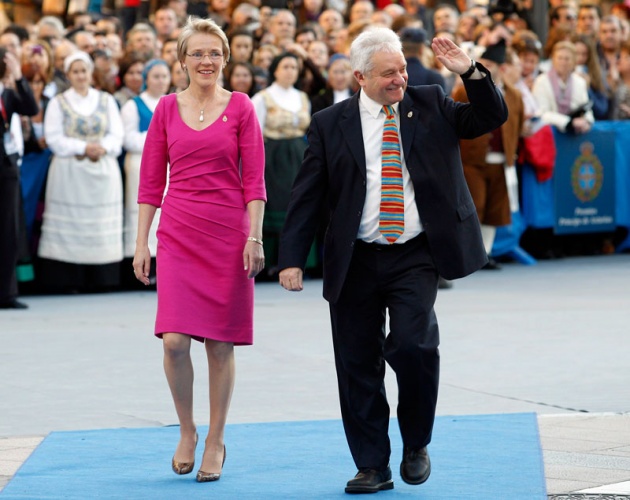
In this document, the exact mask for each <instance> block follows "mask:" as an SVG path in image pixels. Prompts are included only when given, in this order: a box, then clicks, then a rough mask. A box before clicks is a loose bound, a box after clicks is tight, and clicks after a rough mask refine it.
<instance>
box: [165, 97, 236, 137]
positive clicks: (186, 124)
mask: <svg viewBox="0 0 630 500" xmlns="http://www.w3.org/2000/svg"><path fill="white" fill-rule="evenodd" d="M233 97H234V92H232V93H231V94H230V99H229V100H228V103H227V104H226V106H225V108H224V109H223V111H221V112H220V113H219V115H218V116H217V117H216V119H214V120H213V121H212V123H209V124H208V125H206V126H205V127H204V128H201V129H196V128H193V127H191V126H190V125H188V123H186V121H185V120H184V117H183V116H182V113H181V111H180V109H179V103H178V102H177V95H175V107H176V108H177V116H179V120H180V121H181V122H182V123H183V124H184V125H185V126H186V128H188V129H190V130H192V131H193V132H204V131H205V130H208V129H209V128H210V127H212V126H213V125H214V124H215V123H216V122H218V121H219V120H220V119H221V117H222V116H224V115H225V112H226V111H227V109H228V108H229V107H230V104H232V98H233Z"/></svg>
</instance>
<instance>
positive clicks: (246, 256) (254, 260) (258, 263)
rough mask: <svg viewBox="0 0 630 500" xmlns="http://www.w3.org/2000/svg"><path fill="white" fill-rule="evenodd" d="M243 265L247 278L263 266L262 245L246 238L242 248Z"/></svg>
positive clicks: (253, 275)
mask: <svg viewBox="0 0 630 500" xmlns="http://www.w3.org/2000/svg"><path fill="white" fill-rule="evenodd" d="M243 266H244V269H245V271H248V272H247V277H248V278H250V279H251V278H254V277H255V276H256V275H257V274H258V273H259V272H260V271H262V270H263V268H264V267H265V252H264V251H263V246H262V245H261V244H260V243H257V242H256V241H251V240H248V241H247V242H246V243H245V248H244V249H243Z"/></svg>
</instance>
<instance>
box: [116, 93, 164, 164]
mask: <svg viewBox="0 0 630 500" xmlns="http://www.w3.org/2000/svg"><path fill="white" fill-rule="evenodd" d="M140 99H142V100H143V101H144V103H145V104H146V105H147V107H148V108H149V109H150V110H151V111H153V112H154V111H155V108H156V107H157V105H158V102H159V101H160V97H152V96H151V95H149V94H148V92H142V93H141V94H140ZM120 116H121V118H122V122H123V126H124V128H125V137H124V139H123V146H124V148H125V149H126V150H127V151H128V152H130V153H142V150H143V149H144V141H145V139H146V138H147V131H146V130H145V131H144V132H140V130H139V129H138V127H139V126H140V114H139V113H138V105H137V104H136V103H135V101H134V100H133V99H129V100H128V101H127V102H126V103H125V104H124V105H123V107H122V109H121V110H120Z"/></svg>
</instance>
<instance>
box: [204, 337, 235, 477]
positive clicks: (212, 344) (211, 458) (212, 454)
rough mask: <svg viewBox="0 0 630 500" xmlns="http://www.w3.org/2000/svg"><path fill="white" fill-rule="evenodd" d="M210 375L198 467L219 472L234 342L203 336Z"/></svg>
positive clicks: (232, 379) (230, 389) (231, 380)
mask: <svg viewBox="0 0 630 500" xmlns="http://www.w3.org/2000/svg"><path fill="white" fill-rule="evenodd" d="M205 345H206V354H207V356H208V371H209V375H210V429H209V431H208V436H207V437H206V448H205V451H204V453H203V462H202V464H201V467H200V469H201V470H202V471H204V472H211V473H220V472H221V469H222V462H223V446H224V440H223V434H224V431H225V422H226V420H227V413H228V409H229V408H230V400H231V399H232V390H233V389H234V344H232V343H228V342H218V341H216V340H209V339H206V342H205Z"/></svg>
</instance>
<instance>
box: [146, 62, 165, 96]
mask: <svg viewBox="0 0 630 500" xmlns="http://www.w3.org/2000/svg"><path fill="white" fill-rule="evenodd" d="M159 64H162V65H163V66H164V67H165V68H166V69H167V70H168V72H169V74H170V73H171V68H169V66H168V63H167V62H166V61H165V60H164V59H151V60H150V61H148V62H147V63H146V64H145V65H144V69H143V70H142V90H143V91H144V90H147V77H148V76H149V71H151V70H152V69H153V68H155V67H156V66H157V65H159Z"/></svg>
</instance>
